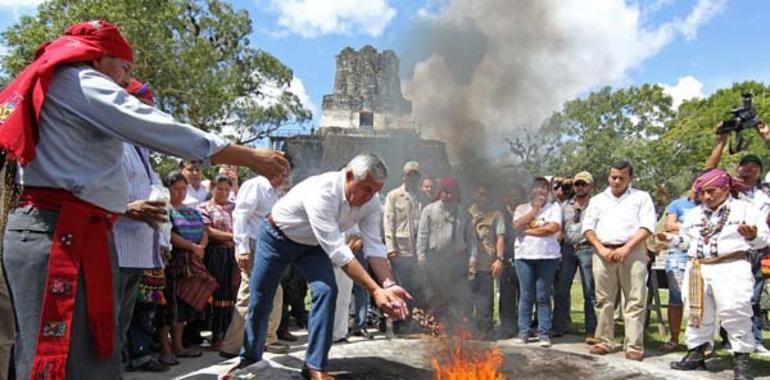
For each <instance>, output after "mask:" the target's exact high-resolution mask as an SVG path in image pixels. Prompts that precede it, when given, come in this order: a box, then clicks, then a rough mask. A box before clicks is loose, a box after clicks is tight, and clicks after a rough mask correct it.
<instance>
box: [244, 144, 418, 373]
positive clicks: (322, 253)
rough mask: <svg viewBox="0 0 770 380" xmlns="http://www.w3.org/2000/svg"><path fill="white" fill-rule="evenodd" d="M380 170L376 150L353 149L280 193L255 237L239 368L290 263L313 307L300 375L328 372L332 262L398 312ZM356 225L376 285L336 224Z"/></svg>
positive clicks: (261, 339) (402, 306)
mask: <svg viewBox="0 0 770 380" xmlns="http://www.w3.org/2000/svg"><path fill="white" fill-rule="evenodd" d="M386 177H387V169H386V167H385V164H384V163H383V162H382V160H380V159H379V158H377V157H374V156H371V155H365V154H364V155H359V156H356V157H355V158H353V160H351V161H350V163H348V165H347V167H346V168H345V169H343V170H342V171H339V172H329V173H325V174H321V175H317V176H313V177H310V178H308V179H306V180H304V181H302V182H300V183H299V184H297V185H296V186H295V187H294V188H292V189H291V190H290V191H289V192H288V194H286V195H285V196H284V197H283V198H281V199H280V200H279V201H278V202H277V203H276V204H275V206H273V210H272V212H271V214H270V215H269V216H268V218H267V221H266V223H265V224H264V226H263V228H262V229H260V231H259V235H258V238H257V247H256V254H255V257H254V264H253V266H254V270H253V272H252V274H251V282H250V283H249V293H250V297H251V299H250V303H249V312H248V315H247V317H246V335H245V339H244V345H243V349H242V350H241V361H240V364H239V365H238V367H245V366H247V365H250V364H251V363H254V362H257V361H259V360H261V359H262V352H263V350H264V346H265V338H266V337H265V333H266V330H267V322H268V315H269V313H270V309H271V308H272V304H273V297H274V296H275V290H276V288H277V287H278V284H279V281H280V278H281V274H282V273H283V271H284V270H285V269H286V267H288V266H289V265H290V264H295V265H296V266H297V268H298V269H299V270H300V271H301V272H302V274H303V275H304V276H305V278H306V279H307V280H308V282H309V283H310V289H311V291H312V293H313V306H312V311H311V314H310V321H309V326H308V348H307V354H306V356H305V366H304V367H303V369H302V374H303V376H304V377H306V378H311V379H332V378H333V377H332V376H331V375H329V374H328V372H326V366H327V364H328V358H329V349H330V348H331V344H332V329H333V323H334V308H335V303H336V299H337V285H336V282H335V277H334V270H333V268H332V267H333V266H338V267H342V270H343V271H344V272H345V273H346V274H347V275H348V276H350V277H351V278H352V279H353V280H354V281H355V282H357V283H359V284H361V285H363V286H364V287H365V288H366V290H367V291H368V292H369V294H371V295H372V296H373V297H374V300H375V302H376V304H377V306H379V307H380V308H381V309H383V310H385V311H386V312H387V313H388V314H389V315H390V316H391V317H394V318H402V319H403V318H405V317H406V315H407V308H406V303H405V302H404V299H405V298H410V296H409V294H408V293H407V292H406V291H405V290H404V289H403V288H401V287H399V286H398V285H396V283H395V281H394V280H393V274H392V273H391V270H390V266H389V265H388V262H387V252H385V251H386V249H385V246H384V245H383V244H382V242H381V235H380V220H381V215H382V214H381V213H382V211H381V207H382V206H381V204H380V199H379V196H378V195H377V192H379V191H380V190H381V189H382V186H383V184H384V181H385V179H386ZM356 224H358V226H359V228H360V230H361V236H362V239H363V250H364V253H365V254H366V255H367V256H368V258H369V265H370V266H371V269H372V271H373V272H374V273H375V275H376V276H377V278H378V279H379V280H380V282H381V283H382V286H383V287H380V285H378V284H377V282H375V281H374V280H373V279H372V278H371V277H370V276H369V274H367V273H366V271H364V269H363V267H362V266H361V264H359V263H358V261H356V260H355V257H354V256H353V252H351V250H350V247H349V246H348V245H347V244H346V242H345V238H344V235H343V231H346V230H348V229H350V228H351V227H353V226H355V225H356Z"/></svg>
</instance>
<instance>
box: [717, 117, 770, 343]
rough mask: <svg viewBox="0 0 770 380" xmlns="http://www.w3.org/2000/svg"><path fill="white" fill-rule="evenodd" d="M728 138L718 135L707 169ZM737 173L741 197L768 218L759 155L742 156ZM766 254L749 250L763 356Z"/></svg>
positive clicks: (769, 207)
mask: <svg viewBox="0 0 770 380" xmlns="http://www.w3.org/2000/svg"><path fill="white" fill-rule="evenodd" d="M757 128H758V129H759V130H762V129H765V130H766V129H767V126H766V125H765V124H764V123H762V122H760V123H759V124H758V125H757ZM728 137H729V134H727V133H724V134H720V135H718V136H717V142H716V144H715V145H714V149H713V150H712V151H711V155H710V156H709V158H708V159H707V160H706V169H712V168H716V167H717V166H718V165H719V161H720V160H721V158H722V152H723V151H724V148H725V145H727V140H728ZM737 172H738V177H739V179H740V180H741V182H743V184H744V185H745V186H742V187H741V189H740V190H739V191H738V198H740V199H743V200H746V201H748V202H749V203H751V204H753V205H754V207H756V208H758V209H759V211H760V212H762V213H763V214H765V217H766V219H767V218H770V196H768V194H767V193H765V192H764V191H762V189H760V188H759V185H760V176H761V175H762V160H761V159H760V158H759V157H758V156H757V155H755V154H747V155H745V156H743V157H741V160H740V162H739V163H738V168H737ZM766 253H767V251H766V250H751V251H749V254H748V258H749V261H751V263H752V265H751V270H752V271H753V273H754V295H753V297H752V298H751V305H752V309H753V310H754V317H753V318H752V333H753V334H754V339H755V340H756V341H757V347H756V352H757V353H758V354H761V355H763V356H770V350H768V349H767V348H766V347H765V345H764V343H763V342H762V340H763V339H762V330H761V329H760V327H759V326H760V321H761V320H762V318H764V317H763V312H762V308H761V306H760V302H759V301H760V297H761V296H762V289H763V288H764V287H765V282H766V281H765V278H764V276H762V271H761V265H760V261H761V260H762V257H763V256H764V255H765V254H766Z"/></svg>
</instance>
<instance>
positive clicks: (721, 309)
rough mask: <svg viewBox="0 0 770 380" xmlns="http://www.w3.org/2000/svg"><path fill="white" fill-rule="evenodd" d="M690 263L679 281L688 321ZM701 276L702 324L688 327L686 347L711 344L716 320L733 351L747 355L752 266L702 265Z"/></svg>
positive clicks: (750, 341)
mask: <svg viewBox="0 0 770 380" xmlns="http://www.w3.org/2000/svg"><path fill="white" fill-rule="evenodd" d="M691 270H692V263H687V269H686V270H685V274H684V281H683V282H682V300H683V301H684V305H685V307H684V312H685V318H686V320H689V315H690V310H689V309H690V307H689V302H688V298H689V294H688V293H689V292H688V289H689V282H690V281H689V278H690V271H691ZM701 274H702V276H703V321H702V322H701V325H700V327H693V326H690V325H689V323H688V325H687V329H686V330H685V339H687V348H688V349H693V348H695V347H698V346H700V345H701V344H704V343H710V344H711V345H712V346H713V344H714V342H713V341H714V338H713V337H714V329H715V328H718V327H719V326H718V325H716V318H717V317H719V321H720V323H721V325H722V327H724V329H725V330H726V331H727V335H728V338H729V339H730V344H731V345H732V347H733V351H734V352H739V353H749V352H753V351H754V344H755V343H754V335H753V334H752V332H751V317H752V315H753V312H752V310H751V295H752V293H753V287H754V275H753V274H752V273H751V263H750V262H748V261H746V260H738V261H732V262H728V263H721V264H709V265H701Z"/></svg>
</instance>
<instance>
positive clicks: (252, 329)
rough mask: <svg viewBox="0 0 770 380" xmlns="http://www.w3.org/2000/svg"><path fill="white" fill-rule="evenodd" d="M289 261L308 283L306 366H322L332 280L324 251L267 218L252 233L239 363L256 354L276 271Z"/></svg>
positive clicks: (259, 355) (327, 343)
mask: <svg viewBox="0 0 770 380" xmlns="http://www.w3.org/2000/svg"><path fill="white" fill-rule="evenodd" d="M289 264H294V265H295V267H296V268H297V269H298V270H299V271H300V273H301V274H302V275H303V276H304V277H305V279H307V281H308V283H309V284H310V290H311V294H312V307H311V311H310V320H309V321H308V347H307V353H306V354H305V362H306V363H307V365H308V367H310V368H313V369H317V370H324V369H326V365H327V363H328V360H329V349H331V346H332V329H333V327H334V326H333V325H334V309H335V306H336V300H337V283H336V281H335V279H334V271H333V270H332V263H331V261H330V260H329V256H327V255H326V253H325V252H324V250H323V249H321V247H320V246H309V245H304V244H299V243H295V242H293V241H291V240H289V239H287V238H286V237H285V236H284V235H283V233H281V232H280V231H279V230H277V229H276V228H275V227H273V226H272V225H271V224H270V223H264V224H263V227H262V229H261V230H260V231H259V235H258V238H257V249H256V252H255V254H254V269H253V271H252V273H251V280H250V282H249V294H250V299H249V311H248V313H247V314H246V323H245V324H246V326H245V333H244V339H243V348H242V349H241V364H242V365H250V364H252V363H254V362H257V361H259V360H262V353H263V351H264V349H265V341H266V337H267V323H268V319H269V316H270V311H271V309H272V308H273V297H274V296H275V290H276V288H278V284H279V283H280V281H281V275H282V274H283V272H284V270H286V267H288V266H289Z"/></svg>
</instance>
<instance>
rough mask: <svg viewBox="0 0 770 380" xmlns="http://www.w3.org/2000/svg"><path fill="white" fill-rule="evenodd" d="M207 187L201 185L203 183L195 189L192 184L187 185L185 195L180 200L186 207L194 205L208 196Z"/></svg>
mask: <svg viewBox="0 0 770 380" xmlns="http://www.w3.org/2000/svg"><path fill="white" fill-rule="evenodd" d="M208 189H209V187H208V186H203V183H201V184H200V186H198V189H197V190H196V189H195V188H194V187H192V185H187V196H186V197H185V198H184V201H182V204H184V205H185V206H187V207H196V206H198V205H200V204H201V203H203V202H205V201H206V198H208V196H209V190H208Z"/></svg>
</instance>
